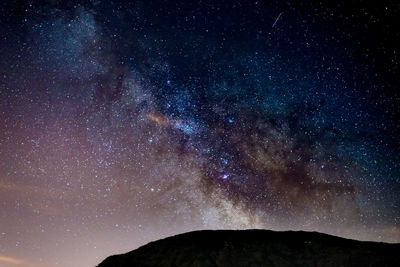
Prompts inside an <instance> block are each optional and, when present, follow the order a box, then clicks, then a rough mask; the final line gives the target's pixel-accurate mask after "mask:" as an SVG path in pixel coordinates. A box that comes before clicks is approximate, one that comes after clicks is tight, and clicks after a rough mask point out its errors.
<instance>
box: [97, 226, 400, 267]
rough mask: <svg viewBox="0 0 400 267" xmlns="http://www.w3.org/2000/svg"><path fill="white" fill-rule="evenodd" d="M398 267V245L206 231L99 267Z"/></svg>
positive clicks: (289, 234) (283, 234) (316, 236)
mask: <svg viewBox="0 0 400 267" xmlns="http://www.w3.org/2000/svg"><path fill="white" fill-rule="evenodd" d="M150 266H162V267H169V266H170V267H183V266H191V267H232V266H243V267H256V266H257V267H259V266H260V267H261V266H302V267H304V266H332V267H333V266H334V267H338V266H360V267H361V266H362V267H366V266H377V267H378V266H379V267H383V266H400V244H387V243H378V242H362V241H356V240H350V239H344V238H339V237H335V236H330V235H327V234H321V233H316V232H301V231H300V232H292V231H289V232H274V231H269V230H215V231H212V230H204V231H196V232H189V233H184V234H180V235H177V236H172V237H168V238H165V239H162V240H158V241H155V242H151V243H149V244H147V245H145V246H142V247H140V248H138V249H136V250H133V251H131V252H128V253H126V254H121V255H114V256H110V257H108V258H107V259H105V260H104V261H103V262H102V263H100V264H99V265H98V267H150Z"/></svg>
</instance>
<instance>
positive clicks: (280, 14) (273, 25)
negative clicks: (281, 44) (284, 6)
mask: <svg viewBox="0 0 400 267" xmlns="http://www.w3.org/2000/svg"><path fill="white" fill-rule="evenodd" d="M282 14H283V12H281V13H279V15H278V17H277V18H276V20H275V22H274V24H272V28H273V27H275V25H276V23H277V22H278V20H279V19H280V17H281V16H282Z"/></svg>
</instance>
